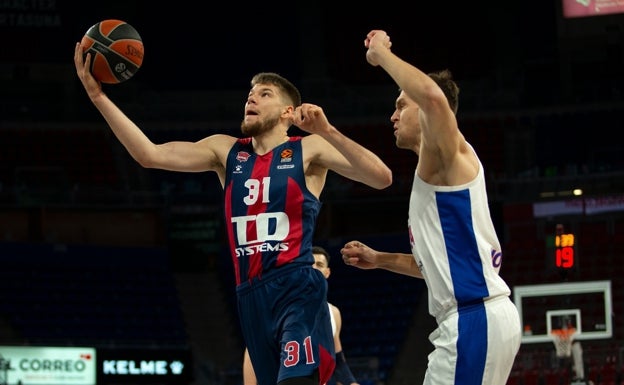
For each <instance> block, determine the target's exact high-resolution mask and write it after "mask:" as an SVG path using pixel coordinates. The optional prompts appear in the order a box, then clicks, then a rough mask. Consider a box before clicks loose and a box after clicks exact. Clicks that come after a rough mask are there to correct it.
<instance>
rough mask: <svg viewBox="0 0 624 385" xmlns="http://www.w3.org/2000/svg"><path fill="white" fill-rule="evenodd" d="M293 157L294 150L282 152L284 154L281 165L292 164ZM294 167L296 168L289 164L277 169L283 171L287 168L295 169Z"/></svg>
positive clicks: (281, 156) (281, 155) (281, 157)
mask: <svg viewBox="0 0 624 385" xmlns="http://www.w3.org/2000/svg"><path fill="white" fill-rule="evenodd" d="M292 157H293V150H292V149H290V148H287V149H285V150H282V152H281V153H280V163H291V162H292V160H293V158H292ZM293 167H295V165H294V164H287V165H284V164H281V165H279V166H277V169H278V170H283V169H286V168H293Z"/></svg>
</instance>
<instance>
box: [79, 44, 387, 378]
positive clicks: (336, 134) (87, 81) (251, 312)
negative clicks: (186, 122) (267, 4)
mask: <svg viewBox="0 0 624 385" xmlns="http://www.w3.org/2000/svg"><path fill="white" fill-rule="evenodd" d="M91 60H92V58H91V56H90V55H86V57H84V58H83V47H82V46H81V45H80V43H77V44H76V47H75V51H74V63H75V66H76V72H77V75H78V77H79V79H80V81H81V82H82V85H83V87H84V88H85V90H86V92H87V95H88V97H89V99H90V100H91V102H92V103H93V105H94V106H95V107H96V108H97V109H98V111H99V112H100V113H101V115H102V116H103V117H104V119H105V120H106V122H107V123H108V125H109V126H110V128H111V130H112V132H113V133H114V134H115V136H116V137H117V139H118V140H119V141H120V142H121V143H122V144H123V146H124V147H125V148H126V150H127V151H128V152H129V153H130V155H131V156H132V157H133V158H134V159H135V160H136V161H137V162H138V163H139V164H140V165H141V166H143V167H146V168H155V169H162V170H169V171H182V172H203V171H214V172H216V173H217V175H218V177H219V180H220V182H221V184H222V186H223V189H224V199H225V204H224V207H225V210H224V211H225V224H226V226H225V227H226V233H227V239H228V243H229V248H230V251H231V257H232V261H233V264H234V270H235V276H236V293H237V302H238V311H239V316H240V317H239V318H240V320H241V329H242V334H243V337H244V340H245V344H246V346H247V347H248V348H249V354H250V357H251V360H252V362H253V364H254V367H255V369H256V375H257V377H258V383H259V384H260V385H275V384H280V385H317V384H323V383H325V382H326V381H327V380H328V379H329V378H330V376H331V374H332V371H333V369H334V366H335V351H334V344H333V338H332V331H331V324H330V316H329V310H328V307H327V282H326V280H325V278H324V277H323V274H322V273H321V272H320V271H318V270H316V269H314V268H313V267H312V264H313V263H314V257H313V256H312V239H313V234H314V228H315V224H316V219H317V216H318V213H319V210H320V207H321V203H320V201H319V197H320V194H321V192H322V190H323V187H324V185H325V181H326V177H327V173H328V170H332V171H334V172H336V173H337V174H340V175H342V176H343V177H346V178H349V179H352V180H354V181H357V182H361V183H364V184H366V185H368V186H371V187H372V188H375V189H383V188H386V187H388V186H389V185H390V184H391V183H392V172H391V171H390V169H389V168H388V167H387V166H386V164H384V162H383V161H382V160H381V159H380V158H379V157H378V156H376V155H375V154H374V153H372V152H371V151H369V150H368V149H366V148H364V147H363V146H361V145H359V144H358V143H356V142H355V141H353V140H351V139H349V138H348V137H346V136H345V135H343V134H342V133H341V132H340V131H339V130H338V129H337V128H336V127H334V126H333V125H332V124H330V123H329V121H328V120H327V117H326V116H325V114H324V112H323V109H322V108H321V107H319V106H317V105H314V104H308V103H304V104H302V103H301V96H300V94H299V91H298V89H297V88H296V87H295V86H294V85H293V84H292V83H291V82H290V81H288V80H287V79H285V78H283V77H282V76H280V75H278V74H275V73H259V74H256V75H255V76H253V78H252V80H251V89H250V91H249V94H248V95H247V100H246V103H245V108H244V117H243V120H242V123H241V131H242V133H243V135H244V136H245V137H244V138H236V137H234V136H230V135H225V134H214V135H211V136H208V137H206V138H204V139H201V140H199V141H197V142H183V141H172V142H168V143H162V144H155V143H153V142H152V141H151V140H150V139H149V138H148V137H147V136H146V135H145V134H144V132H143V131H142V130H141V129H140V128H139V127H138V126H137V125H136V124H135V123H134V122H133V121H132V120H130V119H129V118H128V117H127V116H126V115H125V114H124V113H123V112H122V111H121V110H120V109H119V108H118V107H117V106H116V105H115V104H114V103H113V102H112V101H111V100H110V99H109V98H108V96H107V95H106V94H105V93H104V92H103V90H102V87H101V84H99V83H98V82H97V81H96V80H95V79H94V78H93V76H92V75H91V74H90V73H89V64H90V61H91ZM291 125H295V126H297V127H299V128H300V129H302V130H303V131H305V132H306V133H308V134H309V135H305V136H303V137H290V136H288V129H289V128H290V126H291Z"/></svg>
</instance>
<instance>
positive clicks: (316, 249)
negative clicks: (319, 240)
mask: <svg viewBox="0 0 624 385" xmlns="http://www.w3.org/2000/svg"><path fill="white" fill-rule="evenodd" d="M312 255H314V268H315V269H317V270H319V271H321V273H323V276H324V277H325V279H328V278H329V275H330V274H331V269H330V268H329V261H330V259H331V256H330V254H329V252H328V251H327V250H325V248H323V247H320V246H313V247H312ZM327 304H328V305H329V315H330V318H331V326H332V332H333V334H334V349H335V351H336V368H335V369H334V374H333V376H332V379H333V380H335V381H336V383H337V384H341V385H359V384H358V382H357V381H356V379H355V376H354V375H353V372H351V368H349V365H348V364H347V360H346V358H345V355H344V352H343V351H342V342H341V341H340V330H341V329H342V316H341V314H340V309H338V307H336V306H334V305H333V304H331V303H329V302H328V303H327ZM257 384H258V382H257V380H256V374H255V373H254V370H253V366H252V365H251V360H250V359H249V352H248V351H247V349H245V354H244V357H243V385H257Z"/></svg>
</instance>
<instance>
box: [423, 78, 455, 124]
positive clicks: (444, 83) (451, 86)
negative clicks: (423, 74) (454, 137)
mask: <svg viewBox="0 0 624 385" xmlns="http://www.w3.org/2000/svg"><path fill="white" fill-rule="evenodd" d="M427 75H429V77H430V78H431V79H433V81H434V82H436V84H437V85H438V87H440V88H441V89H442V92H444V95H445V96H446V99H447V100H448V103H449V106H450V107H451V110H453V113H454V114H455V115H457V110H458V108H459V86H458V85H457V83H455V81H454V80H453V74H452V73H451V71H449V70H448V69H445V70H441V71H436V72H430V73H428V74H427Z"/></svg>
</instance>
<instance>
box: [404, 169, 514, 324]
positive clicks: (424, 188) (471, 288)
mask: <svg viewBox="0 0 624 385" xmlns="http://www.w3.org/2000/svg"><path fill="white" fill-rule="evenodd" d="M408 224H409V231H410V242H411V245H412V251H413V254H414V256H415V259H416V263H417V264H418V266H419V267H420V269H421V271H422V273H423V275H424V277H425V279H426V280H427V286H428V288H429V296H430V299H429V306H430V312H431V313H432V314H434V315H439V314H440V313H443V312H444V311H446V310H447V309H451V308H454V307H455V306H456V305H457V304H467V303H471V302H473V301H479V300H481V299H487V298H490V297H494V296H498V295H509V287H508V286H507V284H506V283H505V282H504V281H503V280H502V278H501V277H500V276H499V275H498V271H499V269H500V265H501V261H502V251H501V247H500V242H499V240H498V238H497V234H496V232H495V229H494V226H493V224H492V221H491V217H490V212H489V206H488V202H487V194H486V191H485V181H484V178H483V168H482V167H481V168H480V171H479V174H478V176H477V177H476V178H475V179H474V180H473V181H471V182H469V183H466V184H464V185H461V186H432V185H429V184H427V183H425V182H423V181H422V180H421V179H420V178H418V176H417V175H415V177H414V182H413V186H412V194H411V197H410V208H409V222H408Z"/></svg>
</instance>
